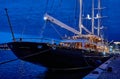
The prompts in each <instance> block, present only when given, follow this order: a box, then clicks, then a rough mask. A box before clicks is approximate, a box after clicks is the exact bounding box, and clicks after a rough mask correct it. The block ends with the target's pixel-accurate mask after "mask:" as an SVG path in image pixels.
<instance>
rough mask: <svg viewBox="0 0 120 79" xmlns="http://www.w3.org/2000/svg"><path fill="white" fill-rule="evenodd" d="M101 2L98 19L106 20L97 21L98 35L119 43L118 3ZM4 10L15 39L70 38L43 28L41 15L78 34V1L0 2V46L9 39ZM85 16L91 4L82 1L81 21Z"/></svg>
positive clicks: (116, 0)
mask: <svg viewBox="0 0 120 79" xmlns="http://www.w3.org/2000/svg"><path fill="white" fill-rule="evenodd" d="M101 1H102V2H101V6H103V7H106V8H105V9H104V10H102V15H104V16H107V17H106V18H104V19H102V20H101V26H104V27H105V28H104V30H103V31H101V32H103V33H104V35H103V36H104V38H105V39H108V40H109V41H111V40H114V41H120V26H119V25H120V20H119V18H120V9H119V7H120V0H101ZM95 7H97V0H95ZM5 8H7V9H8V14H9V17H10V21H11V24H12V27H13V31H14V33H15V34H16V36H15V37H23V36H24V37H27V36H28V37H30V36H31V37H41V35H42V36H43V37H48V38H57V39H60V36H63V37H64V36H65V35H67V36H72V35H74V34H73V33H71V32H69V31H67V30H65V29H63V28H60V27H59V26H57V25H55V24H53V23H50V22H47V23H46V26H45V21H44V20H43V17H44V14H45V13H48V14H50V15H51V16H53V17H55V18H57V19H59V20H60V21H62V22H64V23H65V24H67V25H69V26H71V27H73V28H75V29H76V30H78V18H79V17H78V16H79V0H0V42H8V41H11V39H12V38H11V34H10V28H9V24H8V21H7V17H6V13H5V10H4V9H5ZM95 13H97V11H95ZM87 14H90V16H91V0H83V18H84V17H86V15H87ZM83 24H84V26H85V27H86V28H88V29H90V30H91V21H90V20H83ZM95 26H97V24H95ZM53 27H54V28H53ZM55 29H56V30H57V32H59V34H58V33H57V32H56V30H55Z"/></svg>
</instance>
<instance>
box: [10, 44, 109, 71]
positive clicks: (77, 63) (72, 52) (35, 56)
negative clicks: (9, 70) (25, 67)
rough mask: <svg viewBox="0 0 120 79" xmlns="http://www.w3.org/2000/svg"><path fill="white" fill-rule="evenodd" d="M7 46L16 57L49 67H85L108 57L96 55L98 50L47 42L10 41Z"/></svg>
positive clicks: (93, 65)
mask: <svg viewBox="0 0 120 79" xmlns="http://www.w3.org/2000/svg"><path fill="white" fill-rule="evenodd" d="M8 46H9V47H10V49H11V50H12V51H13V52H14V54H15V55H16V56H17V57H18V58H20V59H22V60H24V61H28V62H31V63H34V64H37V65H43V66H45V67H47V68H50V69H51V68H52V69H86V68H89V67H96V66H99V65H100V64H101V63H102V62H104V61H106V60H107V59H108V58H109V57H103V56H101V55H98V52H90V51H86V50H81V49H73V48H65V47H60V46H51V45H49V44H47V43H33V42H11V43H8ZM93 54H94V56H92V55H93ZM98 60H99V61H100V62H98Z"/></svg>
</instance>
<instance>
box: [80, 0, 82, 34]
mask: <svg viewBox="0 0 120 79" xmlns="http://www.w3.org/2000/svg"><path fill="white" fill-rule="evenodd" d="M79 30H80V34H82V0H80V14H79Z"/></svg>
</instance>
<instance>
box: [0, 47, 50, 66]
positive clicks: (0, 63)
mask: <svg viewBox="0 0 120 79" xmlns="http://www.w3.org/2000/svg"><path fill="white" fill-rule="evenodd" d="M49 50H50V49H47V50H43V51H41V52H37V53H34V54H30V55H27V56H23V57H20V58H16V59H12V60H8V61H3V62H0V65H2V64H6V63H9V62H13V61H16V60H19V59H25V58H27V57H31V56H35V55H38V54H41V53H45V52H47V51H49Z"/></svg>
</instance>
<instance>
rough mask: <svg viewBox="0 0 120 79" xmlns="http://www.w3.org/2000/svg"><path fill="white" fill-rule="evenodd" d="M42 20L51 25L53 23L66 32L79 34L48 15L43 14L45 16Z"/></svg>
mask: <svg viewBox="0 0 120 79" xmlns="http://www.w3.org/2000/svg"><path fill="white" fill-rule="evenodd" d="M44 20H48V21H50V22H52V23H55V24H56V25H58V26H60V27H62V28H64V29H67V30H69V31H71V32H73V33H74V34H80V32H79V31H77V30H75V29H74V28H72V27H70V26H68V25H66V24H64V23H62V22H61V21H59V20H57V19H55V18H54V17H52V16H50V15H48V14H45V15H44Z"/></svg>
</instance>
